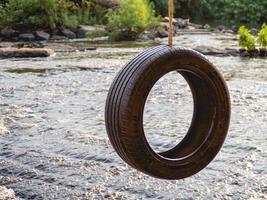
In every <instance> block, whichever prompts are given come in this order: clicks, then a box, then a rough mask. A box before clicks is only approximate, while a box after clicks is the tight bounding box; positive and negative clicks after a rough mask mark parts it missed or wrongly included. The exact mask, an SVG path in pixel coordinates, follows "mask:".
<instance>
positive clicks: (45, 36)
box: [34, 31, 50, 41]
mask: <svg viewBox="0 0 267 200" xmlns="http://www.w3.org/2000/svg"><path fill="white" fill-rule="evenodd" d="M34 35H35V38H36V40H38V41H45V40H49V38H50V34H49V33H46V32H44V31H35V32H34Z"/></svg>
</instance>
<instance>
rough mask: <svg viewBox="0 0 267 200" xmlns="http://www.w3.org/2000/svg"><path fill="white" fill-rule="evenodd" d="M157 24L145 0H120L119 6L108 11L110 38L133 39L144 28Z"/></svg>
mask: <svg viewBox="0 0 267 200" xmlns="http://www.w3.org/2000/svg"><path fill="white" fill-rule="evenodd" d="M158 24H159V20H158V18H155V17H154V11H153V9H152V8H151V6H150V4H149V2H148V1H147V0H122V1H121V5H120V8H118V9H117V10H115V11H114V10H110V11H109V13H108V24H107V30H108V32H109V37H110V39H111V40H135V39H136V38H137V37H138V36H139V35H140V34H141V33H143V32H144V30H145V29H147V28H151V27H155V26H157V25H158Z"/></svg>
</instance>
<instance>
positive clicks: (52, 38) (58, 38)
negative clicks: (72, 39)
mask: <svg viewBox="0 0 267 200" xmlns="http://www.w3.org/2000/svg"><path fill="white" fill-rule="evenodd" d="M67 39H68V38H67V37H65V36H62V35H52V37H51V38H50V40H67Z"/></svg>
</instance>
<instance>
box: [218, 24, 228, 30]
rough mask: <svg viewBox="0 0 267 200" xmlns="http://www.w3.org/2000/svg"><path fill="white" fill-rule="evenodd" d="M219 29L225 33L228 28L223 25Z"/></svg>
mask: <svg viewBox="0 0 267 200" xmlns="http://www.w3.org/2000/svg"><path fill="white" fill-rule="evenodd" d="M217 29H218V30H219V31H225V30H227V27H226V26H223V25H219V26H217Z"/></svg>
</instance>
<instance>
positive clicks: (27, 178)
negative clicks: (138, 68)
mask: <svg viewBox="0 0 267 200" xmlns="http://www.w3.org/2000/svg"><path fill="white" fill-rule="evenodd" d="M158 42H159V43H166V40H160V41H158ZM236 43H237V41H236V40H235V38H234V36H233V35H227V34H208V33H207V34H190V33H188V34H183V35H180V36H178V37H175V44H176V45H182V46H186V47H195V46H197V45H203V44H204V45H210V46H215V47H218V46H219V47H230V48H231V47H234V46H235V45H236ZM64 45H66V46H68V47H70V48H76V47H92V46H96V47H98V48H97V50H95V51H92V50H88V51H83V52H81V51H71V52H66V51H61V50H62V49H63V50H64V48H65V46H64ZM151 45H156V44H150V43H145V44H143V43H139V44H129V43H120V44H116V45H115V44H114V45H111V44H106V45H105V44H102V45H99V44H94V45H92V43H89V42H77V41H76V42H68V43H65V44H58V43H51V44H50V46H53V47H55V48H57V47H58V46H63V47H62V49H61V50H58V51H56V55H54V56H52V57H49V58H34V59H8V60H0V186H1V185H2V186H5V187H7V188H9V189H13V190H14V191H15V194H16V196H17V197H19V198H21V199H36V200H39V199H40V200H41V199H45V200H50V199H51V200H55V199H64V200H67V199H70V200H76V199H97V200H98V199H181V200H182V199H186V200H187V199H192V200H195V199H229V200H233V199H236V200H239V199H251V200H253V199H255V200H260V199H262V200H263V199H267V134H266V130H267V59H259V58H258V59H249V58H239V57H209V59H210V60H211V61H212V62H214V63H215V65H216V66H217V67H218V68H219V70H220V71H221V72H222V74H223V75H224V77H225V78H226V80H227V84H228V87H229V90H230V94H231V99H232V120H231V126H230V130H229V135H228V137H227V139H226V142H225V144H224V146H223V148H222V150H221V152H220V153H219V154H218V156H217V157H216V159H215V160H214V161H213V162H212V163H211V164H210V165H209V166H208V167H207V168H206V169H204V170H203V171H201V172H200V173H199V174H197V175H195V176H193V177H190V178H187V179H184V180H178V181H165V180H158V179H155V178H152V177H149V176H146V175H144V174H142V173H140V172H138V171H136V170H134V169H132V168H131V167H129V166H127V165H126V164H125V163H124V162H123V161H122V160H121V159H120V158H119V156H118V155H117V154H116V153H115V152H114V149H113V148H112V146H111V144H110V142H109V140H108V137H107V134H106V130H105V121H104V107H105V99H106V95H107V92H108V89H109V86H110V84H111V82H112V80H113V79H114V77H115V75H116V73H118V71H119V70H120V69H121V67H122V66H123V65H125V63H127V61H128V60H129V59H130V58H132V57H133V56H134V55H136V54H137V53H139V52H141V51H142V50H144V48H146V47H147V46H151ZM192 109H193V108H192V99H191V93H190V91H189V88H188V86H187V85H186V83H185V81H183V79H182V78H181V77H180V76H178V75H177V74H174V73H172V74H169V75H167V76H166V77H164V78H163V79H162V80H161V81H160V82H159V83H158V84H157V85H156V86H155V87H154V88H153V91H152V93H151V95H150V96H149V99H148V104H147V106H146V111H145V117H144V121H145V130H146V136H147V138H148V141H149V142H150V144H151V146H152V147H153V148H154V149H155V150H162V149H168V148H170V147H172V146H173V145H174V144H175V143H177V142H178V141H179V140H180V139H181V138H182V137H183V135H184V134H185V133H186V130H187V127H188V126H189V124H190V119H191V116H192Z"/></svg>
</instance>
